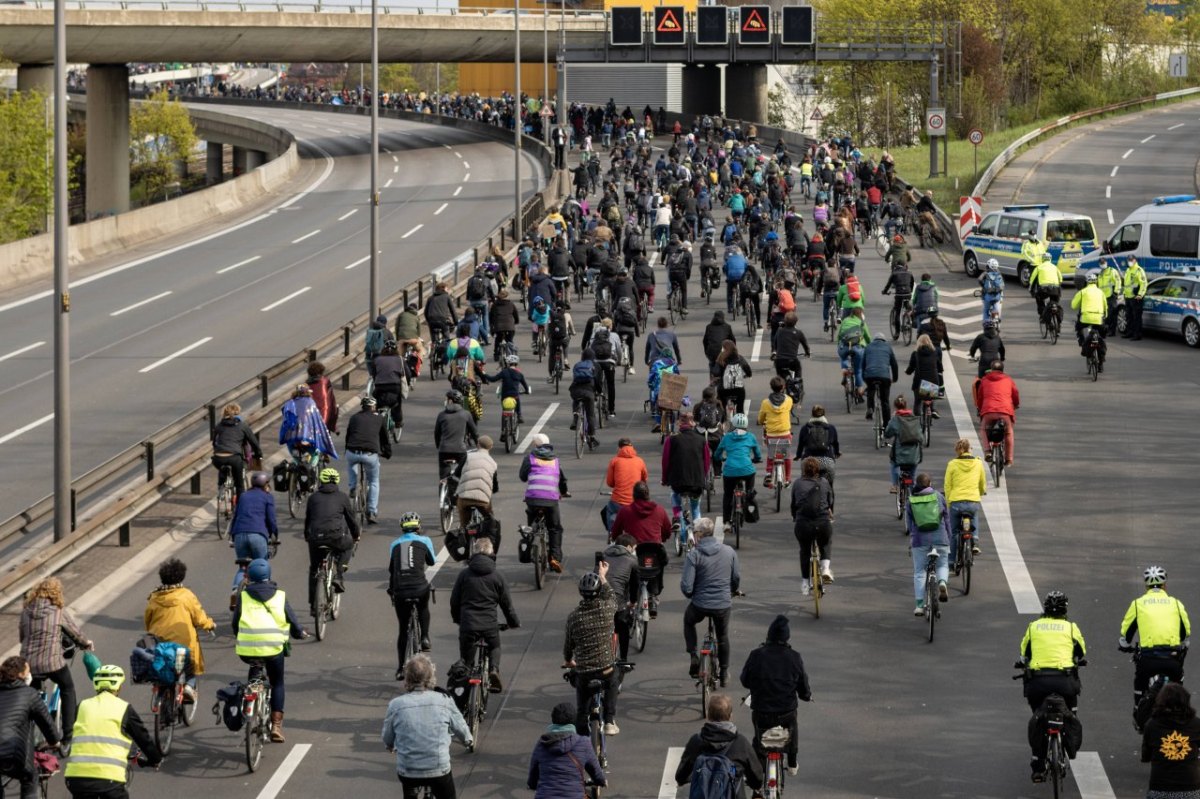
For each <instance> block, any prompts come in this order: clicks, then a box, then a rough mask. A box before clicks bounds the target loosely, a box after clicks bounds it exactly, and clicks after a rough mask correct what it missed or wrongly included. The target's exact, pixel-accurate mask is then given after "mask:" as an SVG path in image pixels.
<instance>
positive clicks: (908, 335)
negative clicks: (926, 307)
mask: <svg viewBox="0 0 1200 799" xmlns="http://www.w3.org/2000/svg"><path fill="white" fill-rule="evenodd" d="M900 335H901V337H902V338H903V339H904V346H906V347H907V346H908V345H910V344H912V340H913V327H912V319H911V318H909V316H908V314H905V315H904V319H903V320H902V321H901V322H900Z"/></svg>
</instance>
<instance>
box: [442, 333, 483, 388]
mask: <svg viewBox="0 0 1200 799" xmlns="http://www.w3.org/2000/svg"><path fill="white" fill-rule="evenodd" d="M456 334H457V335H456V336H455V337H454V338H452V339H450V341H449V342H448V343H447V344H446V361H447V362H448V363H450V364H451V372H450V374H451V379H453V376H454V375H455V374H458V375H461V376H463V377H465V378H467V379H469V380H474V379H475V377H476V376H477V374H478V373H479V372H482V371H483V362H484V360H485V357H484V354H483V347H481V346H479V342H478V341H476V340H475V339H474V338H472V337H471V328H470V327H469V326H468V325H467V324H466V323H463V324H460V325H459V326H458V330H457V331H456Z"/></svg>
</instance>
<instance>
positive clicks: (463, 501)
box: [457, 436, 500, 552]
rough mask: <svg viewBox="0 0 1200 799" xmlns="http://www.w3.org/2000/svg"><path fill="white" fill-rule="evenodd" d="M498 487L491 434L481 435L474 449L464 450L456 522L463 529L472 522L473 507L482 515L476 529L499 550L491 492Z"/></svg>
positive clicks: (498, 537) (498, 531) (497, 529)
mask: <svg viewBox="0 0 1200 799" xmlns="http://www.w3.org/2000/svg"><path fill="white" fill-rule="evenodd" d="M499 490H500V478H499V476H498V467H497V466H496V461H495V460H493V459H492V438H491V436H480V437H479V441H477V442H476V447H475V449H473V450H471V451H470V452H468V453H467V459H466V460H465V461H463V465H462V468H461V469H460V470H459V476H458V502H457V507H458V523H459V524H460V525H461V526H462V528H463V529H464V530H465V529H466V528H467V525H468V524H470V521H471V510H472V508H478V509H479V512H480V513H481V514H482V515H483V528H482V529H481V530H480V531H479V532H481V533H483V534H484V535H486V536H487V537H488V538H490V539H492V548H493V549H494V550H495V551H496V552H499V551H500V528H499V525H498V524H496V523H494V519H493V516H492V492H494V491H499Z"/></svg>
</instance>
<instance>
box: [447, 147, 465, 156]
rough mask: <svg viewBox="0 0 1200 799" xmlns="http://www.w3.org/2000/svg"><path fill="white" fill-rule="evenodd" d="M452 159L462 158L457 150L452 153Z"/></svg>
mask: <svg viewBox="0 0 1200 799" xmlns="http://www.w3.org/2000/svg"><path fill="white" fill-rule="evenodd" d="M447 149H449V148H447ZM454 157H455V158H462V153H460V152H459V151H458V150H455V151H454Z"/></svg>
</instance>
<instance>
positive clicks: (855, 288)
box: [846, 275, 862, 302]
mask: <svg viewBox="0 0 1200 799" xmlns="http://www.w3.org/2000/svg"><path fill="white" fill-rule="evenodd" d="M846 295H847V296H848V297H849V298H850V301H851V302H858V301H859V300H861V299H862V286H860V285H859V284H858V278H857V277H855V276H854V275H850V277H848V278H846Z"/></svg>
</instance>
